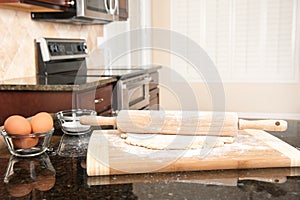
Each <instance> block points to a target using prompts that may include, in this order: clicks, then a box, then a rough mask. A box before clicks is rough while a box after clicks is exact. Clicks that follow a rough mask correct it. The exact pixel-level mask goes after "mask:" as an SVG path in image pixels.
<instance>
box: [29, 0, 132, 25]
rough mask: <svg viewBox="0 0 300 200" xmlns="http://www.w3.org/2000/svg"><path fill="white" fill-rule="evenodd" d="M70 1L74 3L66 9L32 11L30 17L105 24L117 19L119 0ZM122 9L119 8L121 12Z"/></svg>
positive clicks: (53, 20)
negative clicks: (60, 10) (63, 10)
mask: <svg viewBox="0 0 300 200" xmlns="http://www.w3.org/2000/svg"><path fill="white" fill-rule="evenodd" d="M122 1H123V0H122ZM71 2H73V3H72V4H74V5H72V6H71V7H70V8H69V9H68V11H65V12H33V13H31V18H32V19H34V20H43V21H51V22H64V23H75V24H106V23H109V22H112V21H114V20H118V19H119V7H118V5H119V0H73V1H71ZM121 5H123V3H122V4H121ZM125 5H126V6H127V4H125ZM123 10H124V9H121V11H122V12H121V14H122V13H123V12H124V11H123Z"/></svg>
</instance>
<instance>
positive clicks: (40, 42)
mask: <svg viewBox="0 0 300 200" xmlns="http://www.w3.org/2000/svg"><path fill="white" fill-rule="evenodd" d="M35 46H36V54H37V56H36V57H37V60H36V63H37V81H38V83H39V84H49V85H53V84H65V85H66V84H83V83H85V82H86V74H87V66H86V57H87V56H88V50H87V46H86V41H85V40H84V39H58V38H38V39H36V41H35Z"/></svg>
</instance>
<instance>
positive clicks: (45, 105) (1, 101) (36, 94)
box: [0, 91, 75, 125]
mask: <svg viewBox="0 0 300 200" xmlns="http://www.w3.org/2000/svg"><path fill="white" fill-rule="evenodd" d="M72 99H73V94H72V92H51V91H45V92H44V91H1V98H0V124H1V125H3V123H4V121H5V119H6V118H7V117H9V116H11V115H16V114H18V115H22V116H24V117H30V116H33V115H35V114H36V113H38V112H41V111H46V112H49V113H56V112H58V111H60V110H68V109H71V108H72V106H73V103H75V102H73V100H72Z"/></svg>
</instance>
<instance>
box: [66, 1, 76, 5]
mask: <svg viewBox="0 0 300 200" xmlns="http://www.w3.org/2000/svg"><path fill="white" fill-rule="evenodd" d="M67 4H69V5H71V6H74V5H75V1H68V2H67Z"/></svg>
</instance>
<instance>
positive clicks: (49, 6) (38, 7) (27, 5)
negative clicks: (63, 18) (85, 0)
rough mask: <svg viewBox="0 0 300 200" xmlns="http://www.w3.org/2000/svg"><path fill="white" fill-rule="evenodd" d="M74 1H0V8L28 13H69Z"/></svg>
mask: <svg viewBox="0 0 300 200" xmlns="http://www.w3.org/2000/svg"><path fill="white" fill-rule="evenodd" d="M72 2H73V1H72V0H53V1H50V0H0V8H6V9H13V10H22V11H28V12H61V11H67V10H68V9H69V7H70V6H71V5H72Z"/></svg>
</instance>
